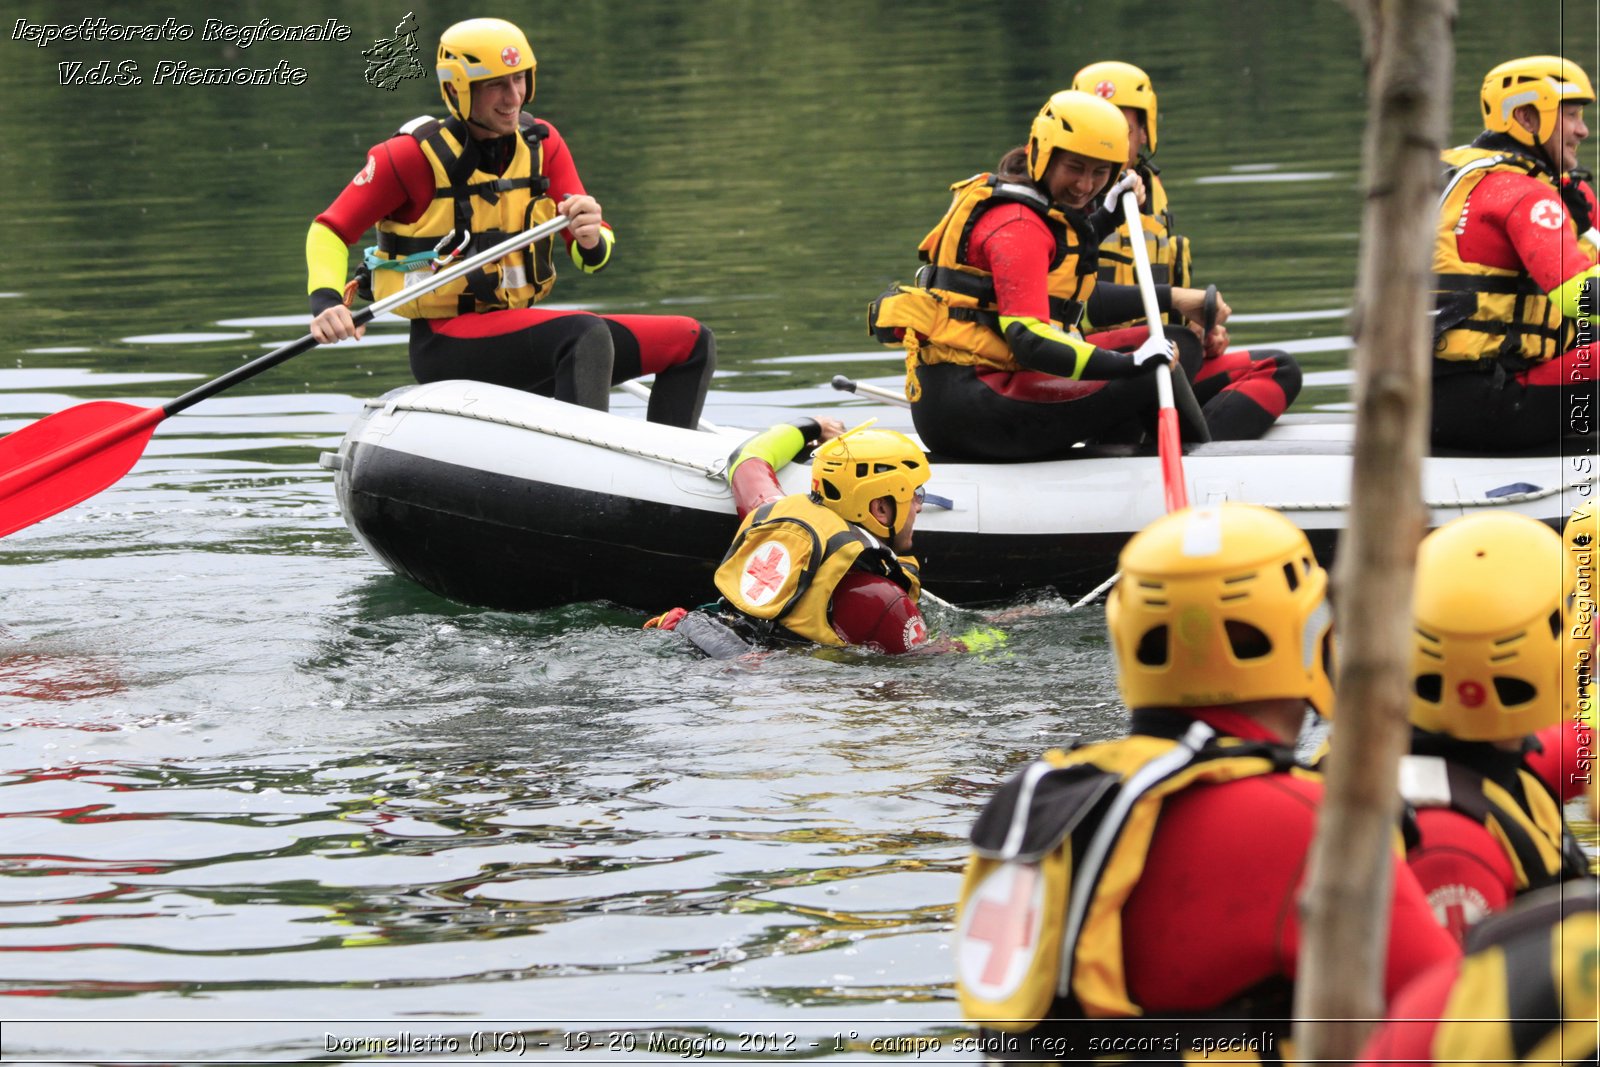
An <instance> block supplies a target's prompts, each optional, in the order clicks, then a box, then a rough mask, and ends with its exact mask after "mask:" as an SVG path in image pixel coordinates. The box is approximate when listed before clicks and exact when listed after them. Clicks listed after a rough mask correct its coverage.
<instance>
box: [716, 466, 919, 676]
mask: <svg viewBox="0 0 1600 1067" xmlns="http://www.w3.org/2000/svg"><path fill="white" fill-rule="evenodd" d="M731 483H732V489H733V499H734V503H735V505H736V506H737V508H738V511H739V520H740V521H741V522H743V521H744V517H745V516H746V515H748V514H749V513H750V512H752V511H754V510H755V509H756V508H758V507H760V506H761V505H763V504H766V503H768V502H770V501H773V500H777V499H779V498H781V497H783V496H785V495H786V494H785V493H784V491H783V487H782V486H780V485H779V484H778V475H777V473H776V472H775V471H774V470H773V469H772V465H771V464H770V463H768V462H767V461H766V460H764V459H760V458H750V459H746V460H744V461H743V462H741V463H740V464H739V465H738V467H736V468H735V469H734V472H733V478H732V479H731ZM830 617H831V619H832V622H833V628H834V629H835V630H837V631H838V633H839V636H840V637H842V638H843V639H844V640H845V641H846V642H847V643H849V644H852V645H859V646H862V647H865V648H872V649H876V650H878V651H881V652H887V653H890V654H898V653H901V652H910V651H912V650H913V649H916V648H924V647H926V646H927V641H928V628H927V626H926V625H925V624H924V623H923V621H922V613H921V612H920V611H918V610H917V605H916V604H915V603H913V602H912V600H911V597H910V596H908V595H907V594H906V591H905V590H904V589H902V588H900V586H899V585H897V584H895V583H894V582H892V581H890V580H889V579H888V578H885V577H883V576H882V575H878V574H869V573H867V572H865V571H851V572H850V573H849V574H847V575H845V577H844V578H843V579H842V580H841V581H840V582H839V585H838V586H837V587H836V588H835V589H834V593H833V605H832V608H831V611H830Z"/></svg>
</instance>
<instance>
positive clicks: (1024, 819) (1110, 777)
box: [972, 760, 1119, 863]
mask: <svg viewBox="0 0 1600 1067" xmlns="http://www.w3.org/2000/svg"><path fill="white" fill-rule="evenodd" d="M1118 778H1119V776H1118V775H1117V774H1116V773H1115V772H1113V771H1107V770H1102V769H1101V768H1099V767H1096V766H1094V765H1093V764H1089V763H1076V764H1072V765H1070V766H1067V767H1056V766H1053V765H1052V764H1050V763H1048V762H1046V761H1045V760H1035V761H1034V762H1033V763H1030V764H1029V765H1028V766H1027V767H1024V768H1023V769H1022V770H1021V771H1019V772H1018V773H1016V774H1015V775H1013V776H1012V777H1011V780H1010V781H1008V782H1006V784H1005V785H1003V786H1001V787H1000V789H999V790H998V791H997V792H996V793H995V795H994V796H993V797H992V798H990V800H989V803H988V804H987V805H986V806H985V807H984V809H983V812H982V813H981V814H980V815H979V816H978V821H977V822H976V823H974V824H973V827H972V847H973V850H974V851H976V852H977V853H978V855H980V856H984V857H986V858H989V859H998V860H1008V861H1009V860H1015V861H1017V862H1020V863H1035V862H1037V861H1038V860H1040V859H1042V858H1043V857H1045V856H1047V855H1049V854H1050V853H1051V852H1053V851H1054V850H1055V849H1056V848H1058V847H1060V845H1061V842H1062V841H1064V840H1066V838H1067V835H1068V834H1070V833H1072V831H1073V830H1075V829H1077V827H1078V825H1079V824H1080V823H1082V822H1083V820H1084V819H1085V818H1087V817H1088V816H1089V814H1090V813H1091V812H1093V811H1094V810H1095V809H1096V808H1097V807H1099V806H1100V805H1101V803H1102V802H1103V801H1104V799H1105V797H1106V794H1108V793H1110V792H1111V791H1112V790H1113V789H1115V788H1116V785H1117V781H1118Z"/></svg>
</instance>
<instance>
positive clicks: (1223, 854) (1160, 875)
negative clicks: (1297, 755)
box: [1123, 774, 1460, 1013]
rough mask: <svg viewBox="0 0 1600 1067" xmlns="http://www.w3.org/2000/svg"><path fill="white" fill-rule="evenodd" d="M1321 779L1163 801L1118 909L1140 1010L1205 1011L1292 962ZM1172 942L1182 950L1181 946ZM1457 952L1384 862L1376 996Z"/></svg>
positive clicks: (1246, 783)
mask: <svg viewBox="0 0 1600 1067" xmlns="http://www.w3.org/2000/svg"><path fill="white" fill-rule="evenodd" d="M1321 798H1322V784H1321V782H1318V781H1315V780H1310V779H1304V778H1298V777H1294V776H1291V775H1286V774H1274V775H1269V776H1262V777H1256V778H1245V779H1241V780H1239V781H1236V782H1227V783H1222V784H1218V785H1206V786H1196V787H1193V788H1191V789H1186V790H1184V791H1182V792H1180V793H1178V794H1176V795H1175V796H1174V797H1172V798H1171V799H1170V800H1168V801H1167V803H1166V805H1165V807H1164V808H1163V810H1162V813H1161V818H1160V820H1159V821H1158V823H1157V824H1156V832H1155V837H1154V838H1153V840H1152V841H1151V846H1150V852H1149V855H1148V857H1147V859H1146V862H1145V872H1146V876H1145V877H1143V878H1141V879H1140V880H1139V884H1138V885H1137V886H1136V887H1135V889H1134V891H1133V894H1132V895H1131V896H1130V897H1129V899H1128V903H1127V906H1126V907H1125V908H1124V909H1123V938H1124V942H1123V955H1124V959H1125V961H1126V964H1127V970H1128V982H1129V991H1130V992H1131V993H1132V995H1133V998H1134V1000H1135V1001H1137V1002H1138V1003H1140V1004H1142V1005H1144V1006H1145V1007H1146V1008H1147V1009H1148V1010H1150V1011H1151V1012H1152V1013H1159V1012H1161V1011H1206V1010H1210V1009H1213V1008H1215V1007H1217V1006H1218V1005H1220V1004H1222V1003H1225V1002H1226V1001H1228V1000H1229V999H1231V998H1233V997H1235V996H1237V995H1239V994H1240V993H1243V992H1244V991H1245V990H1247V989H1249V988H1251V987H1252V986H1254V985H1256V984H1257V983H1259V982H1261V981H1264V980H1266V979H1269V978H1272V977H1285V978H1289V979H1291V980H1292V979H1293V978H1294V976H1295V973H1296V970H1297V968H1298V965H1299V952H1300V926H1299V922H1300V920H1299V896H1300V893H1301V891H1302V890H1303V888H1304V886H1303V880H1304V878H1305V868H1306V861H1307V858H1308V854H1309V850H1310V847H1311V836H1312V832H1313V830H1314V829H1315V824H1316V808H1317V805H1318V804H1319V803H1320V801H1321ZM1173 945H1183V946H1184V950H1183V952H1181V953H1175V952H1173V951H1172V946H1173ZM1459 954H1460V949H1459V948H1458V947H1457V946H1456V945H1455V943H1454V942H1453V941H1452V940H1451V938H1450V935H1449V934H1447V933H1446V932H1445V931H1444V929H1443V928H1442V927H1441V926H1439V924H1438V923H1437V922H1435V921H1434V919H1433V915H1432V913H1431V912H1430V911H1429V910H1428V904H1427V900H1426V899H1425V898H1424V897H1423V895H1422V891H1421V890H1420V889H1419V888H1418V886H1417V882H1416V879H1415V878H1414V877H1412V876H1411V874H1410V873H1409V872H1408V871H1407V870H1406V869H1405V865H1404V864H1403V863H1402V862H1401V861H1400V860H1399V858H1398V857H1396V859H1395V861H1394V888H1393V892H1392V896H1391V904H1390V922H1389V947H1388V953H1387V961H1386V970H1385V974H1384V995H1385V997H1386V998H1389V997H1393V995H1394V994H1395V993H1396V991H1398V990H1399V989H1400V987H1401V986H1403V985H1404V984H1405V983H1406V982H1408V981H1410V980H1411V979H1412V978H1413V977H1414V976H1415V975H1416V974H1417V973H1419V972H1420V971H1421V970H1423V969H1424V968H1426V967H1428V966H1431V965H1432V964H1434V963H1436V962H1438V961H1439V960H1445V959H1452V958H1454V957H1456V956H1458V955H1459Z"/></svg>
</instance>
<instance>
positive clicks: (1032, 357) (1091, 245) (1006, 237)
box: [869, 90, 1258, 462]
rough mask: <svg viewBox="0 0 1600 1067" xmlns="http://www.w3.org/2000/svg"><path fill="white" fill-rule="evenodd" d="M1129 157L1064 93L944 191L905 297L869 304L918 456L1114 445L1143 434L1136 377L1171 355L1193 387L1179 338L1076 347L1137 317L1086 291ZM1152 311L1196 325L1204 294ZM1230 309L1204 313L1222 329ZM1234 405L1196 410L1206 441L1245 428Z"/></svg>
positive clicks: (1038, 453) (1018, 456) (1122, 130)
mask: <svg viewBox="0 0 1600 1067" xmlns="http://www.w3.org/2000/svg"><path fill="white" fill-rule="evenodd" d="M1127 158H1128V124H1127V121H1126V120H1125V119H1124V118H1123V117H1122V112H1120V111H1118V110H1117V108H1116V107H1115V106H1114V105H1112V104H1110V103H1108V102H1107V101H1105V100H1102V99H1100V98H1099V97H1097V96H1094V95H1091V94H1089V93H1082V92H1077V91H1075V90H1065V91H1062V92H1059V93H1056V94H1055V95H1054V96H1052V97H1051V98H1050V99H1049V100H1048V101H1047V102H1046V103H1045V105H1044V107H1043V109H1042V110H1041V111H1040V112H1039V114H1038V116H1037V117H1036V118H1035V119H1034V120H1033V126H1032V129H1031V131H1030V133H1029V136H1028V142H1027V144H1026V145H1023V146H1021V147H1019V148H1014V149H1012V150H1011V151H1010V152H1008V153H1006V155H1005V156H1004V157H1003V158H1002V159H1001V160H1000V163H999V166H998V167H997V169H996V172H995V173H993V174H989V173H983V174H979V175H977V176H975V177H972V178H968V179H966V180H965V181H961V182H957V183H956V184H955V185H953V186H952V187H951V188H952V190H953V191H954V197H953V199H952V201H951V205H950V208H949V210H948V211H947V212H946V213H945V216H944V218H943V219H941V220H940V222H939V224H938V225H937V226H935V227H934V228H933V230H932V231H931V232H930V233H929V234H928V235H927V237H925V238H923V241H922V244H921V245H920V246H919V250H918V251H919V254H920V255H921V257H922V258H923V259H924V260H925V261H926V266H924V267H922V268H921V269H920V270H919V271H918V283H917V284H916V285H914V286H908V285H897V286H894V287H892V288H891V289H890V290H889V291H888V292H885V293H884V294H882V295H881V296H879V298H878V299H877V300H876V301H874V302H873V305H872V307H871V309H870V312H869V327H870V328H871V330H872V332H873V334H874V335H875V336H876V337H878V339H879V340H881V341H883V342H884V343H886V344H891V345H896V346H901V345H903V346H904V347H905V350H906V397H907V398H908V399H909V400H910V401H911V413H912V418H913V420H914V421H915V423H916V427H917V432H918V433H919V434H920V435H921V437H922V440H923V443H924V444H925V445H927V447H928V448H929V450H930V451H933V452H936V453H939V454H943V455H948V456H950V457H952V458H960V459H967V460H979V461H999V462H1007V461H1018V460H1033V459H1046V458H1051V457H1057V456H1061V455H1063V454H1065V453H1066V452H1067V451H1068V450H1069V449H1070V448H1071V447H1072V446H1073V445H1074V444H1076V443H1078V442H1084V441H1097V440H1100V441H1104V440H1126V439H1128V438H1129V437H1130V435H1137V434H1138V433H1139V432H1140V431H1141V430H1142V429H1146V428H1148V427H1150V426H1153V424H1154V417H1155V413H1156V411H1157V410H1158V406H1159V402H1158V398H1157V392H1156V379H1155V376H1154V375H1152V374H1148V373H1147V372H1148V371H1151V370H1152V369H1154V367H1155V366H1156V365H1157V364H1159V363H1163V362H1168V361H1170V360H1172V358H1173V348H1174V346H1175V347H1176V350H1177V362H1178V364H1179V365H1180V366H1181V367H1182V369H1183V370H1184V372H1186V373H1187V374H1189V375H1190V376H1191V377H1192V376H1193V375H1194V374H1195V373H1197V372H1198V371H1199V369H1200V365H1201V363H1202V360H1203V353H1202V351H1201V347H1200V342H1199V340H1198V339H1197V338H1196V337H1195V335H1194V334H1193V333H1192V332H1190V331H1189V330H1187V329H1183V328H1181V327H1168V328H1166V330H1165V335H1164V336H1155V337H1150V338H1147V339H1146V340H1145V341H1144V343H1142V344H1140V345H1139V346H1138V347H1137V348H1136V349H1135V350H1134V351H1133V352H1117V351H1112V350H1110V349H1108V348H1105V347H1102V346H1100V345H1098V344H1096V343H1095V340H1096V339H1095V336H1094V335H1092V334H1091V335H1090V336H1089V337H1087V338H1085V337H1084V335H1083V334H1082V333H1081V332H1080V330H1079V325H1080V320H1081V319H1087V320H1088V321H1090V322H1125V321H1127V320H1128V319H1131V318H1133V317H1135V316H1138V315H1142V314H1143V302H1142V299H1141V297H1140V294H1139V290H1138V289H1137V288H1135V287H1131V286H1125V285H1102V284H1097V279H1096V271H1097V269H1098V265H1099V259H1098V255H1097V251H1096V250H1097V249H1098V247H1099V245H1100V241H1101V239H1102V238H1103V237H1104V236H1105V234H1103V233H1100V232H1098V231H1096V230H1095V229H1094V228H1093V226H1092V225H1091V224H1090V222H1089V216H1088V212H1089V210H1090V209H1091V207H1092V205H1093V204H1094V203H1095V202H1096V200H1097V199H1098V198H1099V197H1101V196H1103V195H1104V194H1105V193H1106V191H1107V190H1108V189H1109V188H1110V187H1111V185H1112V184H1113V182H1115V180H1116V178H1117V176H1118V173H1119V172H1120V171H1121V170H1122V167H1123V165H1124V164H1125V163H1126V162H1127ZM1156 300H1157V304H1158V306H1159V307H1160V309H1161V310H1162V311H1174V310H1175V311H1177V312H1178V313H1179V314H1181V315H1182V316H1183V318H1184V319H1185V320H1187V321H1189V322H1191V323H1197V322H1200V321H1202V319H1203V317H1204V308H1205V292H1204V291H1203V290H1199V289H1190V288H1184V287H1174V286H1169V285H1157V286H1156ZM1227 317H1228V308H1227V306H1226V305H1225V304H1223V305H1220V306H1219V307H1218V309H1217V321H1218V322H1225V321H1227ZM1230 408H1231V405H1223V404H1220V403H1219V402H1218V401H1217V400H1216V399H1213V401H1212V402H1211V404H1209V405H1207V406H1206V407H1205V409H1204V416H1205V422H1206V426H1207V428H1208V429H1209V431H1210V435H1211V436H1212V437H1213V438H1217V439H1236V438H1240V437H1247V436H1251V435H1252V434H1254V433H1256V432H1258V429H1257V425H1258V422H1257V420H1256V419H1254V418H1249V419H1241V418H1239V417H1238V414H1237V413H1236V412H1235V411H1232V410H1230Z"/></svg>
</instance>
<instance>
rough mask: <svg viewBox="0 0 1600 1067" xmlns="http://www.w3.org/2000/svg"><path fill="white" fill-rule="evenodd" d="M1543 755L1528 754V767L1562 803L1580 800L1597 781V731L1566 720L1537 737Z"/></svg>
mask: <svg viewBox="0 0 1600 1067" xmlns="http://www.w3.org/2000/svg"><path fill="white" fill-rule="evenodd" d="M1534 736H1535V737H1536V738H1537V739H1538V741H1539V744H1540V746H1541V747H1542V748H1543V751H1542V752H1530V753H1528V757H1527V759H1528V767H1529V768H1530V769H1531V770H1532V771H1533V773H1534V774H1536V775H1538V776H1539V777H1540V778H1541V779H1542V780H1543V781H1544V783H1545V784H1546V785H1548V786H1549V787H1550V788H1551V789H1553V790H1555V793H1556V795H1557V796H1559V797H1560V798H1561V802H1562V803H1563V804H1565V803H1566V802H1567V801H1569V800H1572V799H1573V798H1575V797H1581V796H1583V795H1584V794H1585V793H1587V792H1588V791H1589V783H1590V782H1591V781H1593V779H1594V727H1593V726H1592V725H1590V724H1588V723H1583V722H1578V721H1577V720H1574V719H1564V720H1562V721H1561V722H1559V723H1557V724H1556V725H1554V726H1549V727H1546V728H1545V729H1543V730H1540V731H1539V732H1538V733H1537V734H1535V735H1534Z"/></svg>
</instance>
